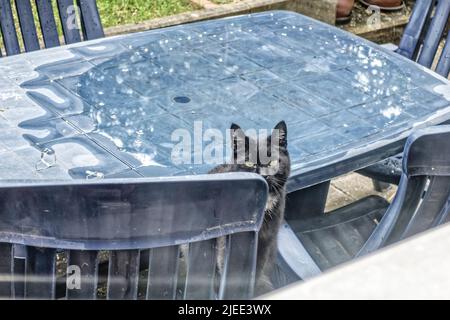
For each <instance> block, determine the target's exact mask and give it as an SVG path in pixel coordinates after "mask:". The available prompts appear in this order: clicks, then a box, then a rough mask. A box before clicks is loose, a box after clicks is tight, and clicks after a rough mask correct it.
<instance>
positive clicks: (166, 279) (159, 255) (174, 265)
mask: <svg viewBox="0 0 450 320" xmlns="http://www.w3.org/2000/svg"><path fill="white" fill-rule="evenodd" d="M179 256H180V248H179V246H168V247H161V248H154V249H152V250H151V251H150V256H149V265H148V269H149V273H148V281H147V295H146V298H147V299H155V300H173V299H175V297H176V293H177V292H176V291H177V277H178V267H179Z"/></svg>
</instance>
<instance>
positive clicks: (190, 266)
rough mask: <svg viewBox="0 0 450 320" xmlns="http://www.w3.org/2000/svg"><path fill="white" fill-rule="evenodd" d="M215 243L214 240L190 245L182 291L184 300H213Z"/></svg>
mask: <svg viewBox="0 0 450 320" xmlns="http://www.w3.org/2000/svg"><path fill="white" fill-rule="evenodd" d="M216 242H217V241H216V239H211V240H207V241H198V242H193V243H191V244H190V246H189V261H188V263H187V275H186V286H185V290H184V298H185V299H186V300H210V299H214V298H215V297H214V288H215V282H214V281H215V275H216V263H215V262H216V258H217V257H216Z"/></svg>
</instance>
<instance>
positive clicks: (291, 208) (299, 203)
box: [285, 181, 330, 220]
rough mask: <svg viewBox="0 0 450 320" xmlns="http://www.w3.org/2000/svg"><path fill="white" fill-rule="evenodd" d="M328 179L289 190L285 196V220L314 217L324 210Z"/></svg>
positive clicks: (328, 184)
mask: <svg viewBox="0 0 450 320" xmlns="http://www.w3.org/2000/svg"><path fill="white" fill-rule="evenodd" d="M329 188H330V181H326V182H322V183H320V184H317V185H315V186H312V187H308V188H306V189H301V190H298V191H294V192H291V193H289V194H287V196H286V210H285V215H286V219H287V220H298V219H305V218H310V217H316V216H319V215H321V214H323V213H324V212H325V205H326V202H327V196H328V190H329Z"/></svg>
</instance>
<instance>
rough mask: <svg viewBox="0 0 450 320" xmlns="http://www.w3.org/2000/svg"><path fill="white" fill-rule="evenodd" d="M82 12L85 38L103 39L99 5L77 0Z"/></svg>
mask: <svg viewBox="0 0 450 320" xmlns="http://www.w3.org/2000/svg"><path fill="white" fill-rule="evenodd" d="M77 3H78V6H79V7H80V11H81V20H82V21H83V23H82V30H83V36H84V38H85V39H89V40H91V39H98V38H103V37H104V36H105V35H104V33H103V28H102V25H101V23H100V15H99V13H98V8H97V5H96V3H95V2H94V1H92V0H77Z"/></svg>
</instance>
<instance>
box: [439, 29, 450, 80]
mask: <svg viewBox="0 0 450 320" xmlns="http://www.w3.org/2000/svg"><path fill="white" fill-rule="evenodd" d="M436 72H437V73H439V74H440V75H441V76H443V77H445V78H447V77H448V74H449V72H450V33H449V34H448V35H447V39H446V40H445V46H444V49H443V50H442V54H441V56H440V57H439V62H438V65H437V66H436Z"/></svg>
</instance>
